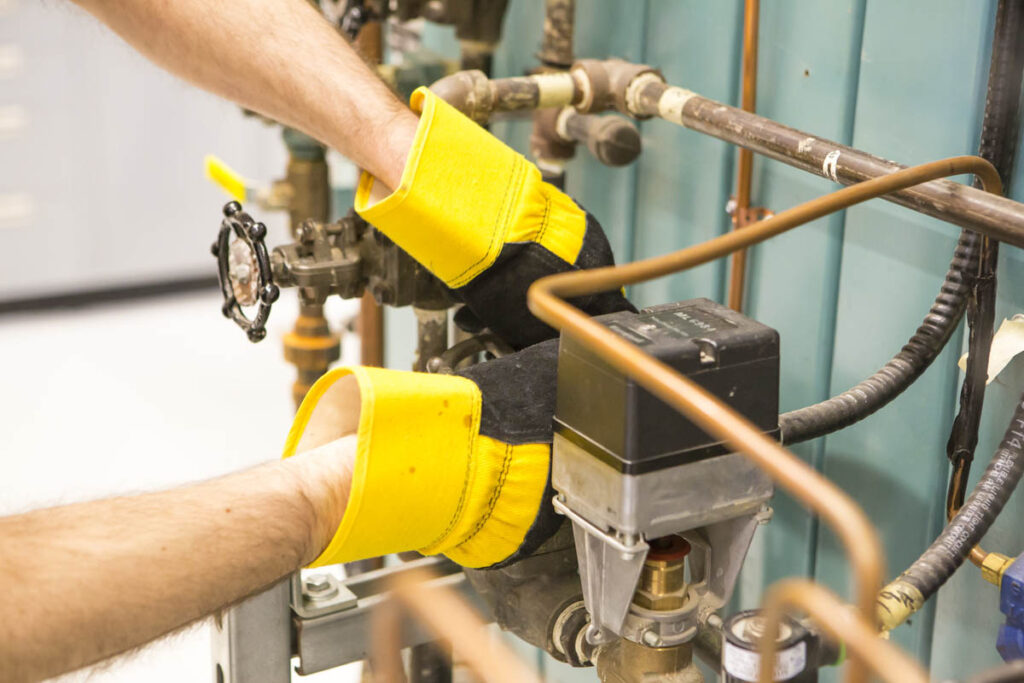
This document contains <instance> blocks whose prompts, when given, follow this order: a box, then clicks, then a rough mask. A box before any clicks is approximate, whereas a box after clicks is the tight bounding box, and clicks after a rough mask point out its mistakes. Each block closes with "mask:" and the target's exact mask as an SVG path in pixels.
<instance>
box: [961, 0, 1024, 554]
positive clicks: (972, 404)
mask: <svg viewBox="0 0 1024 683" xmlns="http://www.w3.org/2000/svg"><path fill="white" fill-rule="evenodd" d="M1022 34H1024V0H1000V2H999V5H998V7H997V9H996V21H995V30H994V33H993V35H992V60H991V63H990V66H989V72H988V86H987V92H986V96H985V116H984V119H983V120H982V124H981V138H980V142H979V143H978V156H980V157H982V158H984V159H987V160H988V161H990V162H991V163H992V165H993V166H995V167H996V170H997V171H999V175H1000V177H1002V178H1011V177H1013V162H1014V158H1015V156H1016V154H1015V153H1016V149H1017V121H1018V114H1019V109H1020V92H1021V78H1022V74H1024V42H1022V41H1021V40H1020V36H1021V35H1022ZM981 252H982V253H981V257H980V263H979V272H978V274H977V276H976V278H975V281H974V283H973V285H972V290H973V291H972V297H971V301H970V302H969V303H968V306H967V323H968V326H969V328H970V336H969V355H968V361H967V373H966V376H965V377H964V382H963V386H962V387H961V389H960V410H959V412H958V413H957V416H956V420H954V422H953V428H952V430H951V431H950V435H949V441H948V443H947V444H946V456H947V457H948V458H949V461H950V463H951V464H952V465H953V471H952V473H951V474H950V478H949V487H948V489H947V493H946V511H947V518H951V517H952V516H953V515H954V514H956V511H957V510H959V509H960V506H961V505H963V502H964V495H965V494H966V492H967V480H968V477H969V476H970V473H971V462H972V461H973V460H974V450H975V448H977V445H978V426H979V425H980V423H981V411H982V407H983V405H984V402H985V383H986V380H987V379H988V360H989V350H990V349H991V346H992V328H993V323H994V321H995V306H996V265H997V263H998V260H999V243H998V242H996V241H995V240H988V239H986V240H984V241H983V242H982V250H981ZM975 555H979V556H980V555H982V553H976V554H975ZM972 557H973V555H972Z"/></svg>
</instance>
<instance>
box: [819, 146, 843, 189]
mask: <svg viewBox="0 0 1024 683" xmlns="http://www.w3.org/2000/svg"><path fill="white" fill-rule="evenodd" d="M839 154H840V151H839V150H838V149H834V150H832V151H831V152H829V153H828V156H827V157H825V161H823V162H822V164H821V170H822V172H823V173H824V174H825V175H826V176H827V177H829V178H831V179H832V181H833V182H836V183H838V182H839Z"/></svg>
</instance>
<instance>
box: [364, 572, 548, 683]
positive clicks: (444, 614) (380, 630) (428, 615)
mask: <svg viewBox="0 0 1024 683" xmlns="http://www.w3.org/2000/svg"><path fill="white" fill-rule="evenodd" d="M431 577H432V575H431V574H429V573H427V572H423V571H418V572H408V573H403V574H400V575H398V576H396V577H395V578H394V579H393V581H392V583H391V586H392V589H393V591H394V593H393V594H394V597H395V598H396V599H397V600H398V601H399V602H401V603H402V604H403V605H404V606H405V607H406V608H407V609H408V610H409V611H410V612H411V613H412V615H413V616H415V617H416V618H417V619H418V620H419V621H420V622H421V623H423V624H424V625H425V626H426V627H427V628H428V629H429V630H430V631H431V632H432V633H433V634H434V635H436V636H438V637H439V638H441V639H443V640H445V641H447V642H449V643H451V645H452V646H453V647H454V648H455V649H456V650H458V654H459V661H461V662H463V663H465V664H466V665H467V666H468V667H469V668H470V669H472V670H473V672H474V673H476V675H477V676H479V677H480V679H481V680H483V681H486V682H487V683H540V680H541V679H540V678H539V677H538V676H537V674H536V673H535V672H534V671H533V670H532V669H530V667H528V666H526V665H525V664H523V662H522V661H520V660H519V658H518V657H516V656H515V654H514V653H513V652H512V651H511V650H509V649H508V647H507V646H505V645H504V644H503V643H502V642H501V641H500V640H498V639H496V638H492V637H491V636H490V634H488V632H487V625H486V624H485V623H484V622H483V620H481V619H480V617H478V616H477V615H476V613H475V612H474V611H473V610H472V609H471V608H470V607H469V605H467V604H466V603H465V602H464V601H463V600H461V599H460V598H459V597H458V596H457V595H456V594H455V593H453V592H452V591H451V590H449V589H447V588H442V587H440V586H430V587H429V588H427V587H426V583H425V582H426V581H428V580H429V579H430V578H431ZM374 619H375V622H379V623H380V624H381V625H380V626H376V627H375V628H374V629H373V633H374V635H375V636H377V635H380V636H381V637H379V638H377V637H375V638H374V642H373V648H374V656H373V659H372V660H371V661H373V662H384V663H385V666H388V665H387V664H386V663H387V662H389V661H393V658H394V655H393V654H392V653H394V652H397V651H398V648H399V638H398V629H397V628H396V626H395V624H396V623H397V620H396V619H395V617H394V614H393V613H388V612H387V611H384V612H382V613H380V614H379V615H375V618H374ZM388 650H390V652H388ZM386 680H387V683H391V681H392V680H395V679H394V678H392V679H386ZM399 680H401V679H399Z"/></svg>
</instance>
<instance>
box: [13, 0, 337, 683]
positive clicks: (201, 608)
mask: <svg viewBox="0 0 1024 683" xmlns="http://www.w3.org/2000/svg"><path fill="white" fill-rule="evenodd" d="M216 4H217V3H212V4H211V7H213V6H215V5H216ZM354 458H355V436H346V437H343V438H341V439H339V440H336V441H332V442H328V443H326V444H325V445H323V446H320V447H319V448H316V449H315V450H311V451H309V452H307V453H305V454H303V455H302V456H299V457H294V458H289V459H287V460H282V461H277V462H272V463H268V464H265V465H261V466H259V467H255V468H253V469H251V470H247V471H244V472H238V473H235V474H230V475H227V476H224V477H221V478H219V479H214V480H211V481H207V482H203V483H200V484H194V485H190V486H185V487H182V488H178V489H174V490H171V491H164V492H160V493H150V494H143V495H139V496H131V497H123V498H113V499H109V500H100V501H95V502H89V503H80V504H77V505H68V506H66V507H60V508H51V509H48V510H39V511H35V512H29V513H27V514H23V515H17V516H13V517H6V518H0V586H2V587H3V597H2V599H0V679H3V680H4V681H28V680H32V681H34V680H39V679H42V678H47V677H50V676H54V675H56V674H59V673H63V672H65V671H70V670H73V669H77V668H79V667H82V666H85V665H87V664H91V663H93V662H97V661H99V660H101V659H104V658H106V657H110V656H111V655H114V654H117V653H120V652H124V651H126V650H129V649H131V648H133V647H137V646H139V645H142V644H143V643H146V642H148V641H150V640H152V639H154V638H157V637H159V636H161V635H164V634H166V633H169V632H171V631H173V630H175V629H177V628H180V627H181V626H184V625H186V624H188V623H190V622H192V621H195V620H196V619H199V618H201V617H203V616H206V615H208V614H210V613H212V612H213V611H215V610H217V609H220V608H222V607H224V606H227V605H230V604H232V603H235V602H237V601H239V600H241V599H242V598H244V597H246V596H247V595H250V594H252V593H255V592H257V591H259V590H260V589H262V588H265V587H267V586H269V585H271V584H272V583H274V582H275V581H277V580H278V579H280V578H281V577H283V576H285V575H286V574H288V573H289V572H292V571H294V570H296V569H298V568H299V567H301V566H303V565H305V564H308V563H309V562H311V561H312V560H313V559H315V558H316V556H317V555H318V554H319V553H320V551H321V550H322V549H323V548H324V546H326V545H327V542H328V541H329V540H330V538H331V536H332V535H333V533H334V530H335V529H336V528H337V526H338V524H339V523H340V521H341V518H342V515H343V513H344V509H345V505H346V503H347V501H348V495H349V488H350V485H351V480H352V463H353V460H354Z"/></svg>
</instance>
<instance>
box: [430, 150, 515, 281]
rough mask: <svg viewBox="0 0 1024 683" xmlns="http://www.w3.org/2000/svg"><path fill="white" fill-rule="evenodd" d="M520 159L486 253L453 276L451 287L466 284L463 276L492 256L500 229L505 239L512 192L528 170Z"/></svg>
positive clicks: (507, 188) (513, 172)
mask: <svg viewBox="0 0 1024 683" xmlns="http://www.w3.org/2000/svg"><path fill="white" fill-rule="evenodd" d="M519 161H520V159H519V157H516V158H515V159H514V161H513V164H514V166H513V169H512V175H511V177H510V178H509V180H508V184H507V185H506V186H505V194H504V196H503V197H502V200H501V203H502V209H501V211H500V212H498V219H497V220H496V221H495V225H494V226H493V229H492V230H491V240H490V242H488V244H487V251H485V252H484V255H483V256H481V257H480V258H479V259H477V260H476V262H475V263H472V264H470V265H469V266H467V267H466V269H465V270H463V271H462V272H461V273H459V274H458V275H456V276H455V277H453V278H452V284H451V285H449V286H450V287H461V286H462V285H463V284H464V283H463V282H462V278H463V277H464V276H465V275H466V274H467V273H469V272H470V271H472V270H473V269H474V268H476V267H477V266H478V265H480V264H481V263H483V262H484V261H486V260H487V257H488V256H490V254H491V250H492V248H493V247H494V241H495V239H496V238H497V236H498V233H499V231H500V232H501V239H502V241H504V239H505V234H506V233H507V232H508V219H509V214H510V213H511V211H512V201H511V198H510V195H511V194H512V190H513V188H515V187H518V186H519V185H520V184H521V183H520V182H519V178H520V176H522V175H523V173H524V172H525V170H526V164H525V162H524V163H519ZM503 225H504V229H502V226H503ZM470 280H472V278H470Z"/></svg>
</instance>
